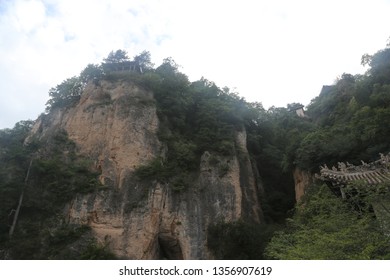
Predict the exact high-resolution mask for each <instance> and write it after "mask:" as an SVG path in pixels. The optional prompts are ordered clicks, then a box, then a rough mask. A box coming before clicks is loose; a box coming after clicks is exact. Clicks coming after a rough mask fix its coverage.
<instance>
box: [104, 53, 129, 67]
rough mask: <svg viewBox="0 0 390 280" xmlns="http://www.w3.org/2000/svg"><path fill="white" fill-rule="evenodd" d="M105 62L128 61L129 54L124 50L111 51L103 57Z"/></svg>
mask: <svg viewBox="0 0 390 280" xmlns="http://www.w3.org/2000/svg"><path fill="white" fill-rule="evenodd" d="M103 61H104V62H105V63H108V64H109V63H121V62H126V61H129V56H128V55H127V52H126V51H125V50H116V51H115V52H114V51H111V52H110V53H109V54H108V56H107V57H106V58H105V59H103Z"/></svg>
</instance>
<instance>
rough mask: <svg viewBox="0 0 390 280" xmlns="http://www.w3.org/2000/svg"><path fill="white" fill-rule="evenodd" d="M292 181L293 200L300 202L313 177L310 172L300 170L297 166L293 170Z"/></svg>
mask: <svg viewBox="0 0 390 280" xmlns="http://www.w3.org/2000/svg"><path fill="white" fill-rule="evenodd" d="M293 176H294V183H295V200H296V202H300V201H301V199H302V196H303V195H304V194H305V191H306V189H307V188H308V187H309V185H310V184H311V183H313V177H312V175H311V174H310V172H308V171H305V170H302V169H300V168H298V167H296V168H295V169H294V172H293Z"/></svg>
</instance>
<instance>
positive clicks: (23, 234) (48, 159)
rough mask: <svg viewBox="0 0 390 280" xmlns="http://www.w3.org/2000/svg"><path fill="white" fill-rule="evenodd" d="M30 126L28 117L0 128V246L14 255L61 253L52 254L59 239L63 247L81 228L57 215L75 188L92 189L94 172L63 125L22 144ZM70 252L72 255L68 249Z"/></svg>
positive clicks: (44, 256)
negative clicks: (40, 139) (15, 218)
mask: <svg viewBox="0 0 390 280" xmlns="http://www.w3.org/2000/svg"><path fill="white" fill-rule="evenodd" d="M31 127H32V122H30V121H25V122H20V123H18V124H17V125H15V127H14V128H13V129H12V130H2V131H0V143H1V146H0V150H1V152H0V202H1V203H0V224H2V225H3V226H2V227H0V248H5V250H6V251H7V252H8V255H9V257H11V258H15V259H47V258H57V257H58V258H66V255H67V254H68V253H64V255H61V256H57V257H56V252H57V251H58V250H59V247H61V246H60V243H61V244H62V243H63V244H65V245H64V246H65V247H66V246H68V245H69V244H70V243H71V242H76V239H77V238H76V237H77V236H78V234H79V233H80V234H81V232H79V231H78V229H74V230H73V228H72V227H69V228H67V226H65V225H64V224H63V221H62V220H61V219H59V218H58V216H57V215H59V214H60V213H61V212H62V211H63V207H64V205H65V203H67V202H68V201H69V200H70V199H72V198H73V197H74V196H75V195H76V194H78V193H87V192H92V191H95V190H97V189H98V187H99V182H98V181H97V174H94V173H93V172H91V171H90V170H89V166H90V165H91V164H90V162H89V161H88V160H87V159H84V158H82V157H80V156H76V146H75V144H74V143H73V142H72V141H70V140H69V139H68V137H67V134H66V132H65V131H59V132H58V133H57V134H55V135H52V136H51V137H50V138H49V139H47V141H46V142H45V146H43V145H40V144H39V142H37V140H34V139H30V140H29V144H28V145H24V142H25V138H26V136H27V135H28V133H29V131H30V129H31ZM31 159H33V160H32V166H31V169H30V173H29V178H28V181H27V184H26V183H25V182H24V178H25V177H26V173H27V169H28V166H29V163H30V161H31ZM22 191H23V193H24V199H23V203H22V206H21V210H20V214H19V216H18V221H17V226H16V230H15V232H14V234H13V236H12V238H10V237H9V235H8V231H9V229H10V225H11V223H12V220H13V215H14V213H15V209H16V207H17V205H18V201H19V197H20V194H21V193H22ZM61 224H62V225H63V227H58V225H61ZM64 231H65V232H66V234H65V233H64ZM65 235H67V237H65ZM61 236H62V237H61ZM61 239H62V240H63V242H62V241H61V242H60V240H61ZM65 241H66V242H65ZM69 242H70V243H69ZM69 254H70V252H69ZM71 258H78V256H77V254H76V255H75V254H73V253H72V257H71Z"/></svg>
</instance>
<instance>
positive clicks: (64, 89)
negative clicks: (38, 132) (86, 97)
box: [46, 77, 83, 112]
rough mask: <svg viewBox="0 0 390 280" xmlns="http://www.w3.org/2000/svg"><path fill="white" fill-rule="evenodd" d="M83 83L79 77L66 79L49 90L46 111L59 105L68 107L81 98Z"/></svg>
mask: <svg viewBox="0 0 390 280" xmlns="http://www.w3.org/2000/svg"><path fill="white" fill-rule="evenodd" d="M82 90H83V84H82V82H81V80H80V78H79V77H72V78H69V79H66V80H65V81H63V82H62V83H61V84H59V85H57V86H56V87H55V88H51V89H50V91H49V96H50V99H49V101H47V103H46V111H47V112H49V111H50V110H52V109H54V108H58V107H68V106H72V105H74V104H75V103H76V102H77V101H79V100H80V96H81V93H82Z"/></svg>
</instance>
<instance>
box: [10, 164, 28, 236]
mask: <svg viewBox="0 0 390 280" xmlns="http://www.w3.org/2000/svg"><path fill="white" fill-rule="evenodd" d="M32 162H33V159H31V160H30V165H29V166H28V170H27V174H26V178H25V179H24V186H23V189H22V193H21V194H20V197H19V203H18V207H17V208H16V212H15V216H14V220H13V221H12V226H11V228H10V230H9V238H11V237H12V234H13V233H14V231H15V226H16V222H17V221H18V216H19V212H20V208H21V207H22V203H23V196H24V189H25V187H26V186H27V181H28V177H29V176H30V169H31V165H32Z"/></svg>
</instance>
